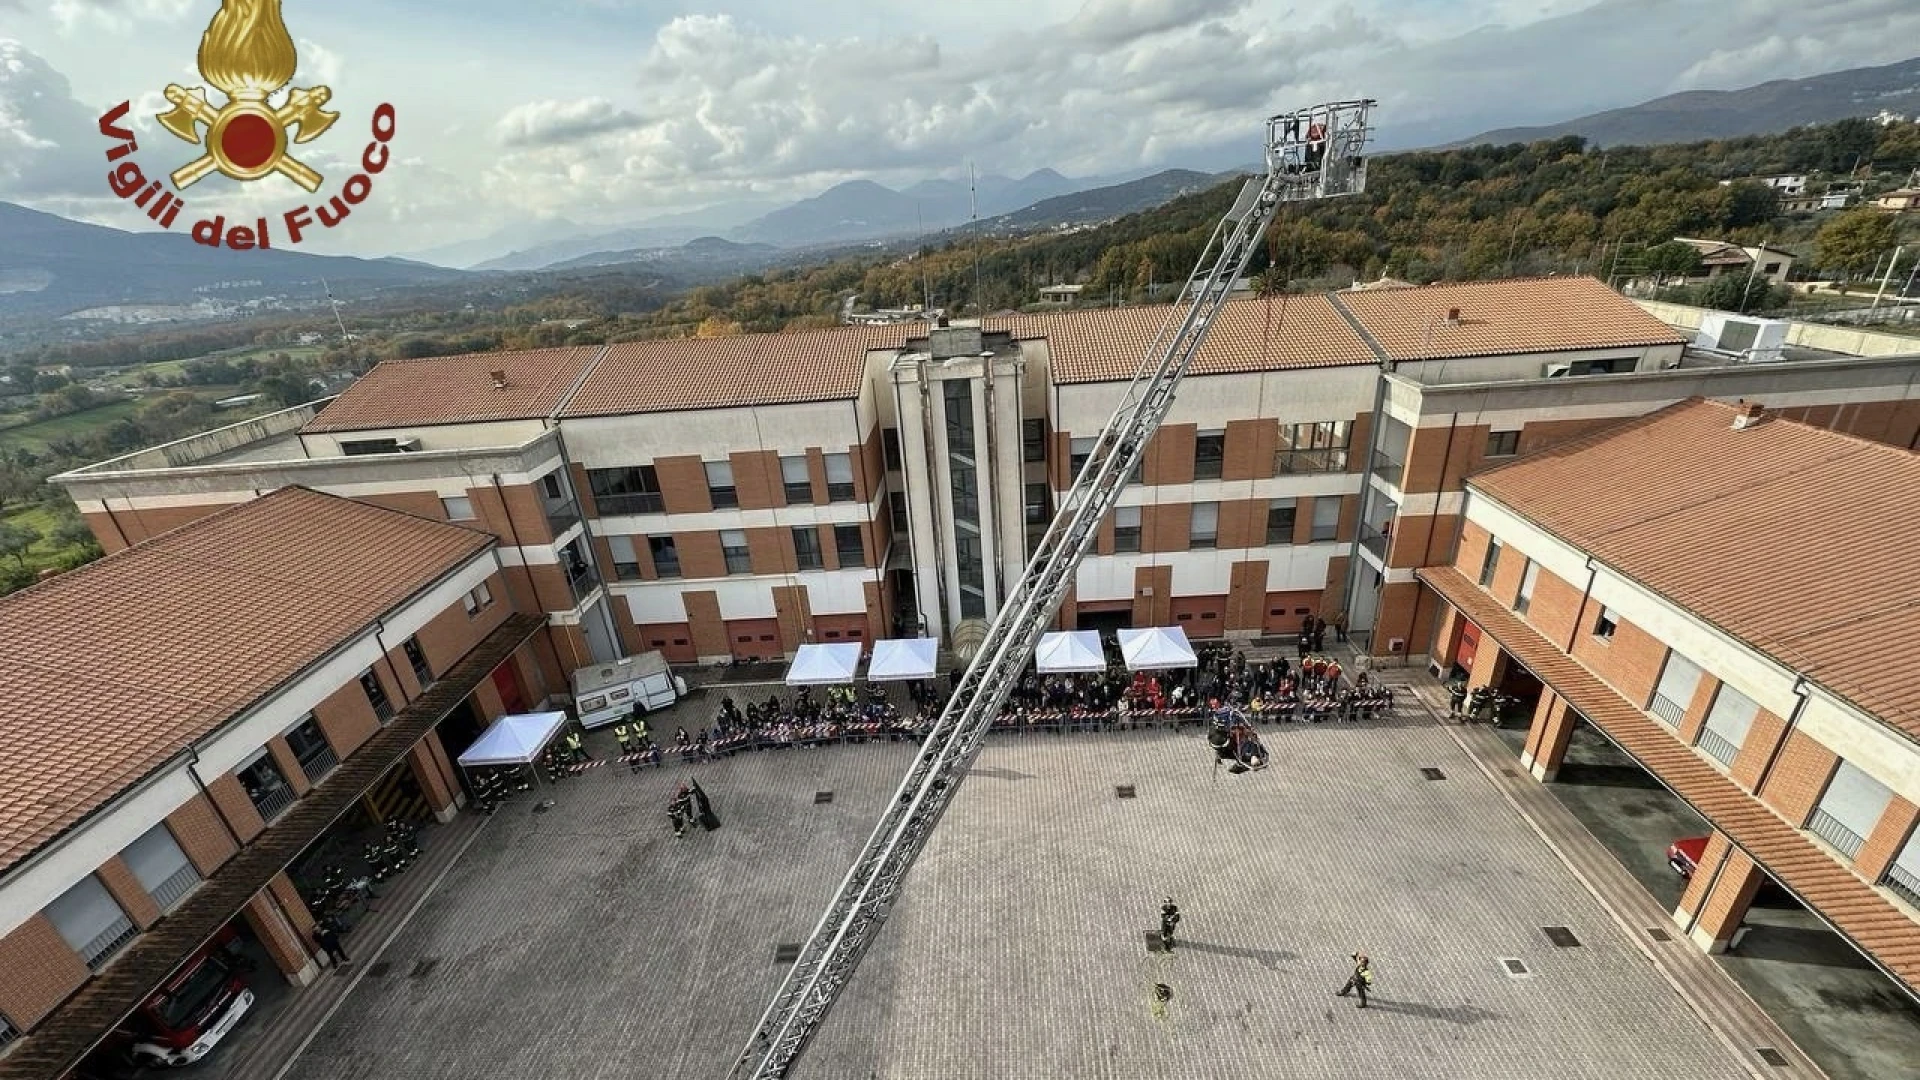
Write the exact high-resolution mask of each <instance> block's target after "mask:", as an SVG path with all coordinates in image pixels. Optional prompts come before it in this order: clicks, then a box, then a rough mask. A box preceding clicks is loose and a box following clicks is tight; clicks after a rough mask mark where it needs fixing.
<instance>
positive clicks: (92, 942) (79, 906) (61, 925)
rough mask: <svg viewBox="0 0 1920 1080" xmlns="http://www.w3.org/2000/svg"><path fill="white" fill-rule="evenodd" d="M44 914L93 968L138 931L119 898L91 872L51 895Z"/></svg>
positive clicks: (81, 957) (121, 946)
mask: <svg viewBox="0 0 1920 1080" xmlns="http://www.w3.org/2000/svg"><path fill="white" fill-rule="evenodd" d="M46 916H47V919H48V921H49V922H51V923H53V926H54V929H56V930H58V931H60V936H61V937H63V938H65V939H66V942H67V944H68V945H71V946H73V951H74V952H77V953H79V954H80V959H82V960H85V961H86V962H87V966H88V967H89V968H92V969H93V970H94V971H99V970H100V969H101V968H103V967H105V966H106V964H107V961H109V960H111V959H113V955H114V954H115V953H117V952H119V951H120V950H121V949H122V948H124V947H125V946H126V944H127V942H129V941H132V940H133V938H134V935H136V934H138V933H139V932H140V931H139V929H138V928H137V927H135V926H134V925H133V920H132V919H129V918H127V913H126V912H125V911H122V910H121V909H120V901H118V900H115V899H114V898H113V894H112V893H110V892H108V891H107V887H106V886H105V885H103V884H101V883H100V879H99V878H97V877H94V876H93V875H92V874H88V875H87V876H86V877H83V878H81V879H80V880H79V881H78V882H76V883H75V884H74V886H73V888H71V889H68V890H67V891H66V892H63V893H61V894H60V895H59V896H57V897H55V898H54V900H53V903H51V904H48V905H47V907H46Z"/></svg>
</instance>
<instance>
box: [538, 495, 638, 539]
mask: <svg viewBox="0 0 1920 1080" xmlns="http://www.w3.org/2000/svg"><path fill="white" fill-rule="evenodd" d="M620 497H621V496H615V498H620ZM601 505H602V506H605V504H604V503H602V504H601ZM546 511H547V528H549V529H552V530H553V535H554V536H556V537H559V536H562V535H564V534H565V533H566V531H567V530H568V529H571V528H573V527H574V526H575V525H578V524H580V513H579V511H577V510H575V509H574V505H573V501H572V500H570V499H548V500H546Z"/></svg>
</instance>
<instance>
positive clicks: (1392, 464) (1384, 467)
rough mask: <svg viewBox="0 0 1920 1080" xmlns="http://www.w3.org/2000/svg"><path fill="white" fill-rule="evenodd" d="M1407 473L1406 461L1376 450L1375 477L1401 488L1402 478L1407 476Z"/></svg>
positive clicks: (1374, 461)
mask: <svg viewBox="0 0 1920 1080" xmlns="http://www.w3.org/2000/svg"><path fill="white" fill-rule="evenodd" d="M1406 472H1407V463H1406V462H1405V461H1402V460H1401V459H1399V458H1397V457H1394V456H1393V455H1391V454H1389V453H1387V452H1386V451H1384V450H1375V451H1374V452H1373V475H1375V476H1377V477H1379V478H1380V479H1382V480H1385V481H1386V482H1387V483H1389V484H1392V485H1393V486H1394V487H1399V486H1400V478H1401V477H1403V476H1405V475H1406Z"/></svg>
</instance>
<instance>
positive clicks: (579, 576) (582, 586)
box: [567, 563, 600, 605]
mask: <svg viewBox="0 0 1920 1080" xmlns="http://www.w3.org/2000/svg"><path fill="white" fill-rule="evenodd" d="M567 586H568V587H569V588H571V589H572V590H573V600H574V603H575V604H576V605H578V604H584V603H586V601H587V597H589V596H592V595H593V590H595V589H597V588H599V587H600V575H599V574H596V573H594V572H593V567H591V566H588V565H587V564H585V563H579V564H576V565H574V566H571V567H568V568H567Z"/></svg>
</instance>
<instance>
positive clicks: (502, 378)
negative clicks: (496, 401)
mask: <svg viewBox="0 0 1920 1080" xmlns="http://www.w3.org/2000/svg"><path fill="white" fill-rule="evenodd" d="M493 388H494V389H495V390H505V389H506V388H507V373H506V372H504V371H499V370H496V371H494V373H493Z"/></svg>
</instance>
